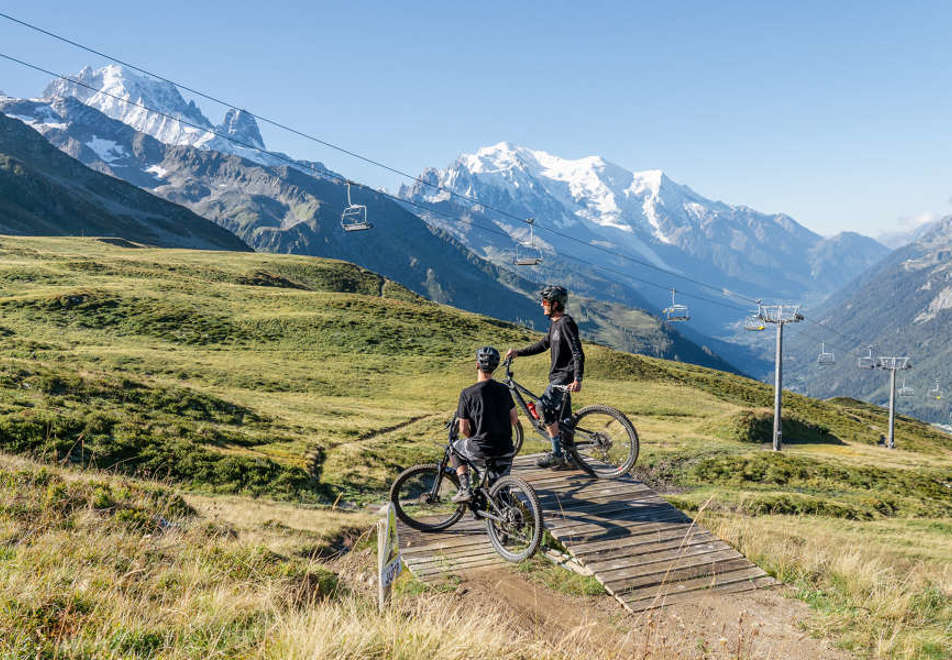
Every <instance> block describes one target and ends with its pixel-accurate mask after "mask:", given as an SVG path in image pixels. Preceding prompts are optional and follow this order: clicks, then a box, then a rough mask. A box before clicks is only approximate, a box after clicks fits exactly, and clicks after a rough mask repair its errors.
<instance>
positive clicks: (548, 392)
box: [506, 284, 585, 470]
mask: <svg viewBox="0 0 952 660" xmlns="http://www.w3.org/2000/svg"><path fill="white" fill-rule="evenodd" d="M568 298H569V292H568V291H566V290H565V287H561V286H554V285H551V284H550V285H548V286H546V287H545V288H544V289H542V311H543V312H544V313H545V315H546V316H548V317H549V320H550V323H549V332H548V333H547V334H546V336H545V337H544V338H543V339H542V340H541V341H538V342H536V343H535V344H532V345H530V346H526V347H525V348H521V349H519V350H516V349H512V348H510V349H509V350H508V351H507V352H506V359H512V358H515V357H519V356H523V355H536V354H538V353H542V352H543V351H546V350H549V349H551V351H552V367H551V369H550V370H549V385H548V387H546V388H545V392H543V394H542V400H541V403H542V421H543V422H545V425H546V429H547V430H548V432H549V440H550V441H551V442H552V453H550V454H546V455H545V456H543V457H542V458H540V459H539V461H538V464H539V467H550V468H552V469H554V470H564V469H566V468H567V467H570V466H569V465H568V463H566V460H565V454H564V453H563V444H564V443H563V441H562V438H561V436H560V433H559V419H558V415H559V411H560V410H562V403H563V399H566V401H565V405H566V408H567V409H568V410H571V409H572V399H571V395H570V394H569V392H580V391H581V390H582V374H583V372H584V369H585V354H584V353H583V352H582V342H581V340H580V339H579V336H578V326H577V325H575V321H574V320H573V319H572V317H571V316H569V315H568V314H566V313H565V303H566V301H567V300H568ZM553 385H567V386H568V391H566V390H564V389H559V388H557V387H553Z"/></svg>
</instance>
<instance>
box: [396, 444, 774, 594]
mask: <svg viewBox="0 0 952 660" xmlns="http://www.w3.org/2000/svg"><path fill="white" fill-rule="evenodd" d="M536 458H537V455H528V456H518V457H516V460H515V462H514V464H513V472H514V473H515V474H518V475H519V476H520V477H522V478H523V479H525V480H526V481H528V482H529V483H530V484H532V486H533V487H534V488H535V489H536V492H537V493H538V495H539V500H540V502H541V504H542V509H543V517H544V523H545V526H546V528H547V529H548V530H549V533H550V534H551V535H552V536H553V537H555V538H556V539H558V541H559V542H560V543H562V545H563V546H565V548H566V550H567V552H568V553H569V555H571V557H572V558H573V559H574V560H575V562H576V563H577V564H578V565H580V566H581V567H582V570H585V571H588V572H591V574H592V575H593V576H594V577H595V579H597V580H598V581H599V582H600V583H601V584H602V585H603V586H604V587H605V589H606V591H608V593H609V594H611V595H612V596H613V597H614V598H615V599H616V600H618V602H619V603H621V605H622V606H623V607H624V608H625V609H626V610H628V611H629V612H639V611H643V610H648V609H653V608H657V607H662V606H665V605H672V604H675V603H683V602H689V601H695V600H699V599H702V598H704V597H705V596H707V595H709V594H712V593H737V592H744V591H753V590H755V589H758V588H761V587H768V586H772V585H774V584H776V581H775V580H774V579H773V578H771V577H770V576H768V575H767V574H766V573H765V572H764V571H763V570H762V569H761V568H759V567H758V566H756V565H755V564H753V563H752V562H750V561H749V560H748V559H747V558H746V557H744V556H743V555H742V554H741V553H739V552H737V551H736V550H734V549H733V548H731V546H730V545H728V544H727V543H725V542H724V541H722V540H720V539H718V538H717V537H715V536H714V535H713V534H711V533H710V532H709V531H707V530H705V529H703V528H701V527H700V526H699V525H697V523H695V522H694V521H693V520H691V518H689V517H688V516H686V515H685V514H684V513H682V512H681V511H680V510H678V509H677V508H675V507H673V506H672V505H670V504H668V503H667V502H665V501H664V500H663V499H662V498H661V497H659V496H658V494H657V493H655V492H654V491H653V490H652V489H651V488H649V487H648V486H646V485H644V484H643V483H641V482H639V481H636V480H634V479H632V478H631V477H624V478H620V479H612V480H604V479H596V478H594V477H591V476H589V475H587V474H585V473H584V472H581V471H567V472H553V471H551V470H545V469H539V468H536V467H535V460H536ZM399 531H400V542H401V546H402V547H401V552H402V555H403V560H404V562H405V563H406V565H407V567H408V568H409V569H410V571H411V572H412V573H413V574H414V575H415V576H417V577H418V578H419V579H421V580H423V581H424V582H440V581H443V580H445V579H446V578H447V577H449V576H450V575H454V574H463V573H466V572H469V571H472V570H474V569H480V568H486V567H491V566H496V565H503V564H505V563H506V562H504V561H503V560H502V559H501V558H500V557H499V556H498V555H497V554H496V553H495V552H494V551H493V549H492V546H491V545H490V543H489V539H488V537H487V535H486V531H485V523H484V522H482V521H477V520H473V519H472V518H471V517H470V516H467V517H465V518H464V519H463V520H461V521H460V522H459V523H457V524H456V525H454V526H453V527H452V528H450V529H449V530H446V531H444V532H439V533H424V532H419V531H416V530H412V529H410V528H409V527H406V526H405V525H403V524H401V525H400V530H399Z"/></svg>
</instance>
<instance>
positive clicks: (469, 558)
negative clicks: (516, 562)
mask: <svg viewBox="0 0 952 660" xmlns="http://www.w3.org/2000/svg"><path fill="white" fill-rule="evenodd" d="M488 558H496V559H501V557H499V555H497V554H496V551H495V550H489V551H487V552H476V553H473V554H469V555H455V556H453V557H447V556H445V555H431V556H429V557H414V558H412V559H409V558H404V561H406V562H407V563H410V562H412V563H413V565H414V566H420V567H424V566H457V565H461V564H465V563H468V562H474V561H479V560H481V559H488Z"/></svg>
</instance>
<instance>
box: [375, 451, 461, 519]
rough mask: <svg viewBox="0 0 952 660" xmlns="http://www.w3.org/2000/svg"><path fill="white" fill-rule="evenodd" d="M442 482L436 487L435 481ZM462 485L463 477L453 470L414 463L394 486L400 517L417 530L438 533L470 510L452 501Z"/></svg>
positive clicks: (395, 502)
mask: <svg viewBox="0 0 952 660" xmlns="http://www.w3.org/2000/svg"><path fill="white" fill-rule="evenodd" d="M437 479H439V484H438V485H437V486H436V488H435V490H434V484H436V483H437ZM458 488H459V478H458V477H457V476H456V473H455V472H453V471H452V470H450V469H445V470H444V471H443V473H442V474H440V466H439V465H438V464H436V463H432V464H429V465H414V466H413V467H409V468H407V469H406V470H404V471H403V472H401V473H400V475H399V476H398V477H397V478H396V480H395V481H394V482H393V486H391V487H390V501H391V502H393V508H394V510H395V511H396V514H397V517H398V518H399V519H400V520H402V521H403V522H405V523H406V524H407V525H409V526H410V527H412V528H413V529H419V530H420V531H423V532H436V531H439V530H441V529H446V528H447V527H449V526H451V525H453V524H454V523H456V521H458V520H459V519H460V518H461V517H462V515H463V513H465V511H466V505H465V504H456V503H454V502H452V501H451V500H450V498H452V497H453V495H455V494H456V491H457V489H458Z"/></svg>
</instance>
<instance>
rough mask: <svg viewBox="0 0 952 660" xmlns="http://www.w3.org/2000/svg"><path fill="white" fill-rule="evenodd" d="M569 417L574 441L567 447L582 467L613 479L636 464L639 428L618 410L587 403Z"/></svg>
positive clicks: (604, 477)
mask: <svg viewBox="0 0 952 660" xmlns="http://www.w3.org/2000/svg"><path fill="white" fill-rule="evenodd" d="M572 421H573V426H574V437H573V441H574V442H573V446H572V447H570V451H571V452H572V454H573V456H574V457H575V460H576V461H578V464H579V466H580V467H581V468H582V469H583V470H585V471H586V472H588V473H589V474H592V475H594V476H596V477H600V478H602V479H614V478H616V477H620V476H622V475H624V474H627V473H628V471H629V470H631V468H632V467H633V466H634V465H635V461H637V460H638V449H639V447H638V432H637V431H635V426H634V425H633V424H632V423H631V422H630V421H629V420H628V418H627V417H625V415H624V414H623V413H622V412H621V411H620V410H616V409H614V408H609V407H608V406H587V407H585V408H582V409H581V410H579V411H578V412H577V413H576V414H575V416H574V417H573V418H572Z"/></svg>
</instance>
